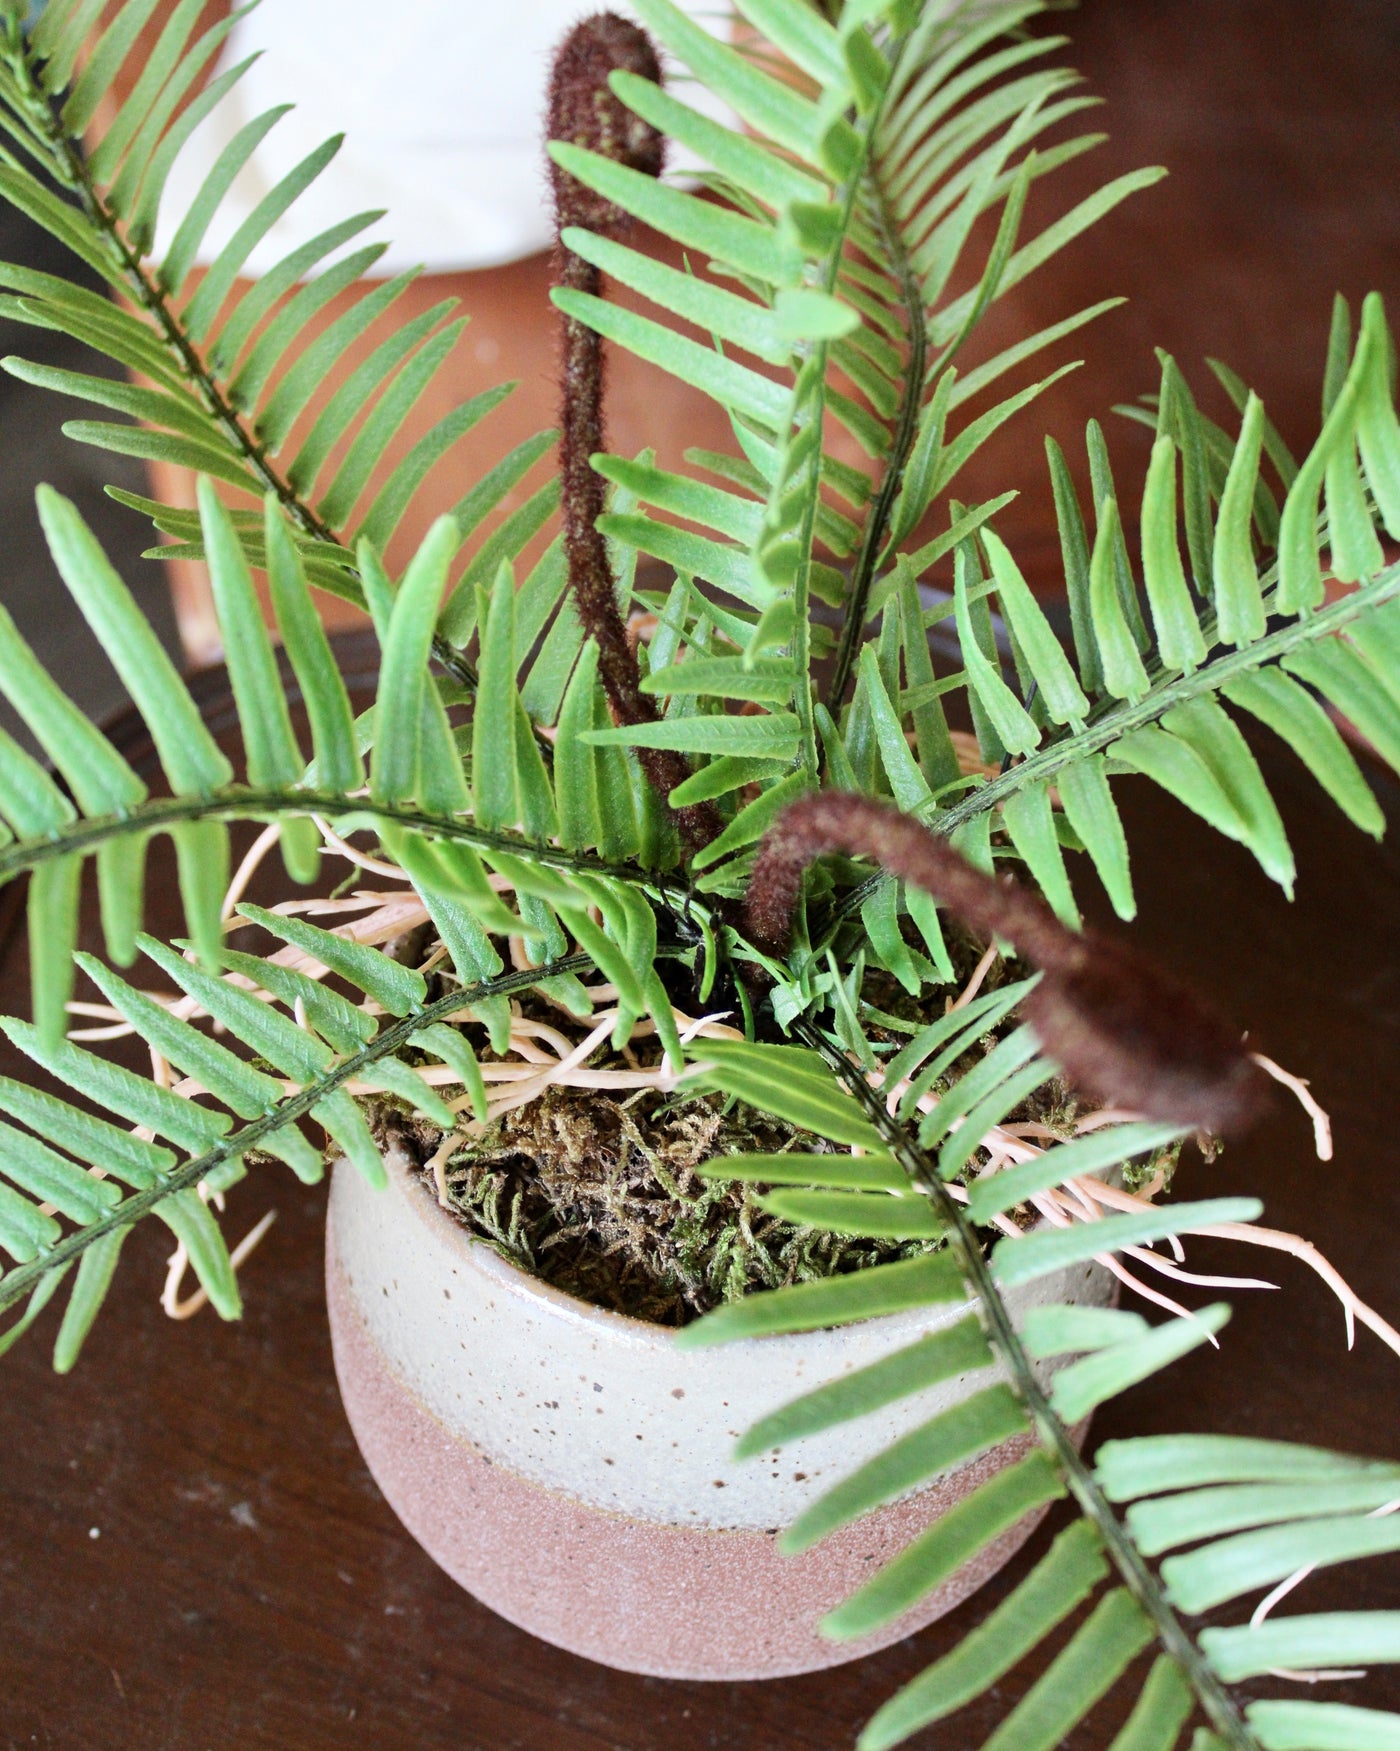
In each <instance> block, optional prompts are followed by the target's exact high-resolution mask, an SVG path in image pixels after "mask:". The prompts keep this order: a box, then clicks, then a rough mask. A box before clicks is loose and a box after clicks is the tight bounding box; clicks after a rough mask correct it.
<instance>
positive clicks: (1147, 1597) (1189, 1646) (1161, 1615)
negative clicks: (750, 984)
mask: <svg viewBox="0 0 1400 1751" xmlns="http://www.w3.org/2000/svg"><path fill="white" fill-rule="evenodd" d="M793 1032H794V1034H795V1035H797V1037H798V1038H800V1039H801V1040H802V1041H803V1043H804V1044H805V1045H808V1046H810V1047H812V1048H813V1049H814V1050H815V1051H817V1052H820V1054H821V1055H822V1057H823V1059H824V1060H825V1061H826V1063H827V1064H828V1065H829V1066H830V1068H831V1069H832V1070H833V1071H834V1072H835V1073H836V1074H837V1075H838V1076H839V1077H840V1078H841V1080H842V1081H843V1082H844V1083H845V1084H846V1086H847V1087H848V1088H849V1089H850V1091H851V1092H852V1094H854V1095H855V1097H856V1099H857V1100H858V1101H859V1102H860V1104H861V1105H862V1107H864V1109H865V1111H866V1114H867V1116H868V1117H869V1119H870V1121H871V1123H872V1124H874V1125H875V1126H876V1128H877V1129H878V1130H879V1131H880V1133H881V1135H882V1136H883V1137H884V1139H885V1142H886V1144H887V1145H888V1147H889V1150H890V1153H891V1154H892V1155H893V1156H894V1157H895V1159H896V1160H897V1161H898V1162H899V1164H900V1166H901V1167H902V1168H903V1169H904V1171H905V1173H907V1174H908V1175H909V1180H910V1183H911V1184H912V1185H913V1187H914V1188H915V1190H916V1191H919V1192H922V1193H923V1195H924V1196H925V1197H926V1198H928V1200H929V1202H930V1203H931V1204H932V1205H933V1207H934V1209H935V1210H936V1211H937V1212H938V1215H939V1219H940V1220H941V1221H942V1222H943V1223H944V1224H946V1227H947V1230H948V1243H949V1245H950V1246H951V1248H952V1249H953V1252H954V1253H955V1254H956V1256H957V1260H958V1264H959V1265H960V1266H961V1268H962V1272H963V1276H964V1278H965V1279H966V1281H967V1284H968V1287H969V1288H970V1289H971V1291H972V1293H973V1294H974V1295H975V1296H976V1297H977V1302H978V1310H979V1313H980V1315H981V1318H982V1322H983V1325H984V1327H985V1328H986V1331H987V1335H988V1337H989V1338H990V1339H991V1341H992V1343H993V1344H994V1345H995V1347H996V1349H997V1352H998V1354H999V1355H1000V1357H1001V1359H1002V1362H1003V1364H1004V1365H1005V1367H1006V1369H1007V1372H1008V1373H1009V1374H1010V1376H1011V1382H1012V1385H1013V1387H1014V1388H1015V1391H1016V1393H1017V1396H1018V1397H1019V1398H1020V1399H1021V1402H1022V1403H1023V1405H1024V1406H1025V1408H1026V1410H1027V1411H1028V1412H1029V1414H1030V1416H1031V1418H1032V1420H1033V1422H1034V1423H1035V1427H1036V1432H1037V1434H1038V1435H1039V1437H1040V1440H1041V1442H1042V1444H1043V1445H1044V1446H1045V1447H1046V1448H1047V1449H1048V1451H1049V1453H1050V1455H1051V1457H1052V1458H1053V1459H1054V1461H1055V1463H1056V1465H1057V1466H1058V1467H1059V1470H1060V1474H1061V1476H1062V1477H1063V1478H1064V1481H1065V1483H1066V1485H1067V1486H1068V1488H1069V1490H1070V1493H1071V1494H1072V1495H1073V1496H1074V1499H1075V1500H1076V1502H1078V1504H1079V1507H1080V1509H1081V1510H1082V1512H1083V1513H1084V1515H1085V1517H1086V1518H1087V1519H1088V1520H1089V1521H1090V1522H1091V1524H1092V1525H1093V1527H1094V1529H1095V1531H1096V1532H1097V1533H1098V1535H1099V1538H1100V1539H1101V1540H1102V1542H1103V1546H1104V1549H1105V1550H1106V1551H1107V1552H1108V1555H1109V1557H1110V1559H1111V1560H1112V1562H1113V1564H1114V1566H1115V1568H1117V1570H1118V1572H1119V1574H1120V1575H1121V1577H1122V1579H1123V1583H1124V1585H1125V1586H1126V1587H1127V1589H1128V1591H1129V1592H1130V1593H1131V1594H1132V1596H1133V1598H1134V1599H1135V1600H1136V1601H1137V1603H1138V1605H1139V1606H1140V1607H1141V1608H1142V1610H1143V1612H1144V1613H1145V1614H1146V1615H1147V1617H1148V1619H1149V1620H1150V1621H1151V1623H1152V1625H1153V1627H1154V1628H1155V1630H1156V1632H1157V1636H1158V1639H1159V1641H1160V1643H1161V1645H1162V1648H1163V1650H1164V1651H1165V1652H1166V1653H1167V1654H1168V1655H1169V1656H1170V1657H1171V1658H1172V1659H1173V1660H1174V1661H1175V1662H1176V1663H1177V1665H1178V1666H1179V1667H1180V1668H1181V1670H1182V1671H1183V1672H1184V1673H1185V1675H1186V1678H1187V1681H1188V1682H1189V1683H1190V1685H1191V1688H1192V1690H1193V1691H1194V1692H1195V1696H1196V1701H1197V1702H1198V1704H1199V1705H1200V1707H1201V1709H1202V1711H1203V1712H1204V1713H1205V1715H1206V1717H1207V1719H1208V1720H1209V1721H1210V1723H1211V1726H1212V1727H1213V1728H1214V1729H1215V1731H1216V1732H1217V1733H1218V1734H1219V1735H1220V1737H1221V1739H1222V1740H1223V1741H1224V1743H1225V1744H1226V1745H1228V1746H1230V1747H1232V1748H1233V1751H1259V1745H1258V1741H1257V1740H1256V1739H1255V1737H1254V1735H1253V1734H1252V1733H1251V1732H1250V1730H1249V1728H1248V1727H1247V1726H1246V1725H1245V1722H1244V1719H1243V1717H1242V1716H1241V1714H1240V1712H1239V1710H1238V1709H1237V1708H1236V1707H1235V1704H1234V1702H1233V1701H1232V1700H1231V1698H1230V1695H1229V1692H1228V1691H1227V1690H1226V1689H1225V1686H1224V1685H1223V1684H1222V1683H1221V1682H1220V1680H1219V1679H1218V1678H1217V1677H1216V1675H1215V1673H1214V1672H1213V1671H1212V1670H1211V1669H1210V1667H1209V1665H1207V1663H1206V1660H1205V1657H1204V1655H1203V1654H1202V1653H1201V1652H1200V1650H1199V1648H1197V1646H1196V1644H1195V1642H1194V1641H1193V1640H1192V1638H1191V1636H1190V1635H1189V1633H1188V1632H1187V1630H1186V1628H1185V1626H1184V1625H1183V1624H1182V1622H1181V1619H1180V1618H1179V1617H1178V1616H1177V1614H1176V1612H1175V1611H1174V1610H1173V1608H1172V1606H1171V1604H1170V1603H1169V1601H1168V1600H1167V1597H1166V1594H1165V1592H1164V1591H1163V1589H1162V1585H1161V1583H1160V1581H1159V1580H1158V1579H1157V1577H1156V1575H1154V1574H1153V1572H1152V1570H1151V1569H1150V1568H1149V1567H1148V1565H1147V1563H1146V1561H1145V1560H1144V1559H1143V1556H1142V1554H1141V1552H1140V1551H1139V1550H1138V1548H1137V1546H1136V1544H1134V1543H1133V1541H1132V1539H1131V1537H1130V1536H1129V1535H1128V1532H1127V1530H1126V1528H1125V1527H1124V1526H1123V1524H1122V1522H1121V1521H1120V1520H1119V1519H1118V1516H1117V1515H1116V1514H1115V1513H1114V1511H1113V1508H1112V1507H1111V1505H1110V1503H1109V1501H1108V1498H1107V1497H1106V1496H1105V1495H1104V1493H1103V1491H1102V1490H1101V1489H1100V1487H1099V1484H1098V1480H1097V1479H1096V1478H1095V1476H1094V1473H1093V1470H1092V1469H1091V1467H1090V1466H1089V1465H1088V1464H1087V1463H1086V1461H1085V1459H1084V1457H1083V1455H1082V1454H1081V1453H1080V1451H1079V1449H1078V1447H1077V1446H1076V1445H1075V1443H1074V1439H1073V1437H1072V1436H1071V1435H1070V1432H1069V1430H1068V1429H1067V1428H1066V1426H1065V1424H1064V1423H1063V1421H1062V1420H1061V1419H1060V1417H1059V1416H1058V1415H1057V1413H1056V1412H1055V1410H1054V1409H1053V1407H1052V1406H1051V1404H1050V1400H1049V1398H1048V1397H1047V1395H1046V1393H1045V1391H1044V1389H1043V1387H1042V1386H1041V1384H1040V1381H1039V1380H1038V1378H1037V1377H1036V1372H1035V1368H1034V1366H1033V1364H1032V1362H1031V1359H1030V1357H1029V1356H1028V1355H1027V1353H1026V1350H1025V1346H1024V1345H1023V1344H1022V1343H1021V1340H1020V1337H1019V1335H1018V1333H1017V1331H1016V1328H1015V1325H1014V1324H1013V1322H1012V1319H1011V1314H1010V1311H1009V1309H1008V1308H1007V1306H1006V1303H1005V1301H1003V1299H1002V1297H1001V1293H1000V1291H999V1290H998V1288H997V1286H996V1282H995V1280H994V1279H993V1277H992V1273H991V1269H990V1267H989V1266H988V1264H987V1260H986V1257H985V1255H984V1253H983V1250H982V1247H981V1245H980V1244H979V1242H978V1239H977V1234H976V1231H975V1230H974V1228H973V1226H972V1224H971V1222H969V1221H968V1219H967V1216H966V1214H965V1213H964V1211H963V1210H962V1208H961V1206H960V1205H959V1204H958V1203H957V1202H956V1201H955V1199H953V1198H952V1197H951V1196H950V1195H949V1192H948V1188H947V1186H946V1185H945V1184H944V1183H943V1181H942V1179H941V1178H940V1177H939V1173H938V1169H937V1167H936V1166H935V1164H934V1163H933V1162H932V1161H930V1160H929V1158H928V1156H927V1155H926V1154H925V1153H924V1151H923V1150H922V1149H921V1148H920V1147H919V1146H918V1144H917V1143H916V1142H915V1141H914V1140H913V1139H912V1138H911V1137H910V1136H909V1134H908V1132H907V1131H906V1130H905V1128H904V1126H903V1125H901V1124H900V1123H899V1122H898V1120H897V1119H895V1118H894V1117H893V1116H892V1115H891V1113H890V1112H889V1111H888V1110H887V1108H886V1106H885V1103H884V1102H883V1101H882V1100H881V1099H880V1098H879V1096H878V1094H877V1093H876V1092H875V1090H874V1089H872V1088H871V1086H870V1084H869V1083H868V1082H867V1081H866V1079H865V1077H864V1076H863V1075H862V1074H861V1073H860V1071H859V1070H858V1069H857V1067H856V1066H855V1065H854V1064H852V1063H851V1062H850V1061H849V1060H848V1059H847V1058H846V1056H845V1054H844V1053H842V1052H840V1051H838V1050H837V1049H836V1048H835V1047H834V1046H832V1045H831V1043H830V1041H828V1040H827V1039H826V1038H825V1037H824V1036H823V1035H822V1034H821V1033H820V1032H819V1030H818V1029H817V1028H815V1027H814V1026H813V1025H812V1023H811V1022H810V1021H808V1020H807V1019H806V1018H805V1017H803V1018H801V1019H799V1020H798V1021H797V1022H796V1023H795V1024H794V1026H793Z"/></svg>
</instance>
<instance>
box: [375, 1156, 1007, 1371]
mask: <svg viewBox="0 0 1400 1751" xmlns="http://www.w3.org/2000/svg"><path fill="white" fill-rule="evenodd" d="M384 1165H385V1168H386V1170H387V1172H388V1174H389V1179H390V1186H389V1188H388V1192H387V1194H386V1195H394V1194H395V1193H397V1194H398V1195H401V1196H402V1197H404V1198H406V1199H407V1200H408V1203H409V1207H410V1208H411V1209H412V1210H413V1212H414V1214H415V1216H416V1217H417V1218H418V1220H419V1221H421V1222H423V1223H424V1224H425V1225H426V1226H427V1227H428V1228H429V1229H430V1230H431V1231H432V1232H433V1233H434V1235H435V1237H436V1238H437V1239H438V1240H439V1242H440V1243H443V1244H446V1245H447V1246H449V1247H450V1248H451V1249H452V1250H453V1251H454V1252H456V1253H458V1254H460V1257H461V1263H462V1265H463V1266H464V1267H465V1268H467V1269H469V1270H471V1271H473V1272H475V1273H476V1274H477V1275H479V1276H482V1277H486V1278H488V1279H490V1280H491V1281H492V1282H494V1283H495V1284H496V1285H497V1286H498V1287H499V1288H500V1289H501V1291H502V1292H503V1293H505V1294H507V1295H509V1296H510V1297H511V1299H512V1300H514V1301H516V1302H519V1303H521V1304H523V1305H525V1306H527V1307H532V1308H534V1309H536V1310H537V1311H538V1312H540V1313H541V1314H543V1315H545V1316H547V1317H550V1318H553V1319H560V1320H566V1321H568V1322H569V1323H570V1324H571V1325H574V1326H576V1327H577V1328H579V1329H580V1330H582V1331H590V1330H591V1331H593V1332H594V1333H596V1334H597V1336H598V1337H600V1338H602V1339H603V1340H604V1341H605V1342H607V1343H608V1344H610V1345H618V1344H623V1345H627V1346H635V1347H644V1348H648V1349H670V1348H671V1347H672V1346H673V1345H674V1344H675V1341H676V1339H677V1338H678V1337H679V1335H680V1333H681V1331H682V1330H685V1329H686V1328H685V1327H682V1326H667V1325H656V1324H654V1323H653V1322H652V1321H651V1320H646V1319H637V1318H636V1317H634V1316H633V1315H632V1314H630V1313H617V1312H615V1311H614V1310H613V1309H612V1308H609V1307H598V1306H596V1305H595V1304H594V1303H593V1302H591V1301H584V1300H581V1299H580V1298H579V1297H578V1296H576V1295H571V1294H570V1293H569V1292H568V1290H566V1289H558V1288H556V1287H555V1286H554V1285H553V1284H552V1283H546V1282H544V1281H542V1280H541V1279H540V1278H539V1277H535V1276H532V1275H531V1273H530V1272H528V1271H527V1270H525V1269H524V1268H523V1267H522V1266H520V1265H513V1264H512V1263H511V1262H510V1261H509V1260H508V1259H506V1258H503V1257H502V1256H501V1254H500V1253H498V1252H497V1251H496V1249H495V1248H494V1247H493V1246H492V1245H491V1243H490V1241H489V1240H487V1239H485V1238H484V1237H483V1236H481V1235H479V1234H476V1233H474V1232H473V1231H472V1230H471V1229H470V1228H468V1226H467V1225H466V1223H465V1222H462V1221H459V1220H458V1218H457V1217H456V1216H454V1215H453V1214H452V1212H451V1211H449V1210H445V1209H444V1208H443V1206H442V1205H441V1204H440V1203H439V1202H438V1200H437V1198H436V1197H435V1196H434V1195H433V1193H432V1191H431V1189H430V1188H429V1187H427V1186H426V1185H425V1184H424V1183H423V1180H422V1178H421V1174H420V1171H419V1170H418V1169H417V1168H415V1167H414V1166H413V1165H412V1164H411V1163H410V1162H409V1161H408V1159H407V1158H406V1157H405V1156H404V1155H403V1154H402V1153H401V1152H400V1151H399V1150H398V1149H395V1148H390V1149H388V1150H386V1151H385V1154H384ZM976 1305H977V1297H976V1296H975V1295H973V1294H971V1293H968V1295H967V1296H966V1299H965V1300H964V1301H963V1302H949V1303H939V1304H937V1305H932V1306H925V1305H922V1304H920V1305H918V1306H915V1307H911V1308H906V1309H904V1310H902V1311H901V1312H898V1313H887V1314H877V1315H874V1316H873V1317H870V1318H867V1319H863V1320H861V1321H860V1322H859V1323H860V1324H861V1325H862V1326H863V1327H865V1328H866V1329H867V1330H868V1331H870V1332H872V1333H875V1332H886V1331H887V1332H891V1333H893V1332H896V1331H898V1330H899V1329H901V1328H903V1327H914V1326H917V1327H918V1328H919V1329H920V1330H927V1329H928V1327H929V1322H930V1320H932V1321H933V1323H934V1324H936V1325H942V1324H944V1323H945V1322H947V1321H949V1319H950V1316H954V1317H957V1318H961V1317H963V1315H964V1314H965V1313H966V1312H967V1311H968V1310H969V1309H971V1308H974V1307H975V1306H976ZM819 1329H820V1330H821V1331H827V1332H829V1331H832V1330H835V1329H837V1328H836V1327H821V1328H819ZM815 1335H817V1334H816V1332H814V1331H812V1330H806V1331H795V1332H769V1333H765V1334H764V1335H763V1336H761V1337H753V1338H739V1339H735V1340H733V1343H731V1344H730V1345H727V1346H726V1348H733V1344H734V1343H737V1344H762V1345H763V1346H764V1348H765V1349H768V1350H771V1351H775V1350H776V1349H778V1348H779V1347H790V1348H792V1349H794V1350H798V1349H804V1348H807V1347H809V1346H810V1345H811V1342H812V1339H813V1337H814V1336H815Z"/></svg>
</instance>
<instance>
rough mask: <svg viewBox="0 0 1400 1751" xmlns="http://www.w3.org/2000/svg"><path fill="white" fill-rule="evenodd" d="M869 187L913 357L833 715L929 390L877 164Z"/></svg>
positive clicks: (917, 302) (845, 639)
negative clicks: (897, 283)
mask: <svg viewBox="0 0 1400 1751" xmlns="http://www.w3.org/2000/svg"><path fill="white" fill-rule="evenodd" d="M869 184H870V193H871V194H872V196H873V204H874V210H875V223H876V228H877V230H878V232H879V237H880V242H881V243H882V244H883V246H884V248H885V250H886V252H887V255H888V259H889V263H890V266H891V267H892V268H893V270H894V272H895V274H896V276H897V277H898V280H899V292H900V297H901V298H902V299H903V300H904V315H905V321H906V324H907V326H908V329H909V357H908V358H907V359H906V360H905V362H904V369H905V375H904V394H903V397H902V399H901V402H900V408H899V423H898V425H897V426H896V428H895V435H894V442H893V444H892V445H891V447H890V454H889V458H888V460H887V461H886V463H885V472H884V475H883V477H882V479H881V481H880V490H879V492H878V493H877V494H876V496H875V503H874V504H873V505H872V506H871V509H870V515H869V516H868V517H867V518H866V521H865V531H864V534H863V535H862V536H861V543H860V553H859V555H858V556H857V559H856V566H855V571H854V573H853V574H852V577H851V589H850V594H849V596H848V597H847V599H846V616H845V620H844V622H843V623H842V627H841V643H840V645H839V646H838V648H837V652H836V663H835V667H834V668H833V670H832V675H831V686H830V689H829V691H828V694H827V704H828V707H829V708H830V711H831V714H832V716H833V717H834V718H837V719H839V717H840V715H841V704H842V701H843V700H844V698H845V696H846V688H847V687H848V685H849V684H850V679H851V672H852V670H853V669H854V667H855V661H856V657H857V655H858V653H859V651H860V646H861V641H862V638H863V635H864V632H865V605H866V603H867V602H868V601H869V599H870V589H871V585H872V584H873V583H874V581H875V568H876V566H877V565H878V564H879V560H880V551H881V548H882V547H883V545H884V540H885V535H886V532H887V531H888V529H889V526H890V517H891V516H892V514H893V512H894V503H895V498H896V496H897V495H898V492H899V488H900V486H901V484H902V483H903V480H904V470H905V468H906V467H907V465H908V462H909V456H910V453H911V452H912V450H913V448H914V444H915V441H916V439H917V438H918V435H919V412H920V409H921V406H922V403H923V395H924V372H925V368H926V366H927V363H928V329H927V326H926V324H925V321H924V300H923V291H922V289H921V287H920V285H919V281H918V278H917V276H916V275H915V273H914V267H913V264H912V262H911V261H910V260H909V253H908V251H907V250H906V249H905V247H904V239H903V238H902V236H901V235H900V231H899V226H898V225H897V224H896V223H893V222H892V215H891V213H890V210H889V202H888V200H887V198H886V196H885V191H884V189H883V188H882V187H881V186H880V179H879V176H878V174H877V172H876V171H875V169H874V168H873V166H872V167H871V169H870V171H869Z"/></svg>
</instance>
